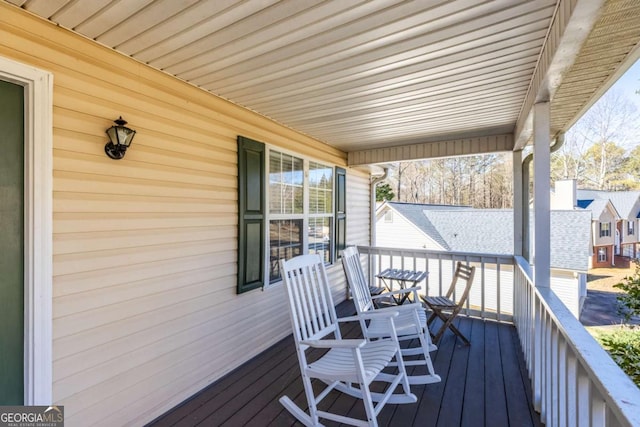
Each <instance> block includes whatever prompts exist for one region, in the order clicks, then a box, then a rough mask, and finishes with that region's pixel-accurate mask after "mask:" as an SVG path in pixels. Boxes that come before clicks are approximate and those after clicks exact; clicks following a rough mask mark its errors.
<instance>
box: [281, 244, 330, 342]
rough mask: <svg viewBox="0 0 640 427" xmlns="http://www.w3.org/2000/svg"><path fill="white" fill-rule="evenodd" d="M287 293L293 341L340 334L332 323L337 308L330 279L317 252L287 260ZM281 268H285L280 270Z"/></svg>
mask: <svg viewBox="0 0 640 427" xmlns="http://www.w3.org/2000/svg"><path fill="white" fill-rule="evenodd" d="M288 263H289V264H288V269H287V270H286V272H285V274H286V275H287V279H288V282H287V283H288V285H287V286H286V289H287V295H288V297H289V300H290V303H291V305H292V307H295V310H292V311H291V320H292V322H293V325H294V331H293V332H294V337H295V339H296V342H300V341H301V340H307V339H318V338H322V337H324V336H326V335H328V334H330V333H334V334H336V338H340V336H339V335H340V331H339V329H338V328H336V327H335V325H336V323H337V322H336V319H337V316H336V312H335V307H334V304H333V297H332V296H331V292H330V291H329V289H330V287H329V281H328V279H327V275H326V272H325V270H324V268H323V265H322V259H321V258H320V256H318V255H303V256H300V257H296V258H294V259H292V260H289V261H288ZM283 271H284V270H283Z"/></svg>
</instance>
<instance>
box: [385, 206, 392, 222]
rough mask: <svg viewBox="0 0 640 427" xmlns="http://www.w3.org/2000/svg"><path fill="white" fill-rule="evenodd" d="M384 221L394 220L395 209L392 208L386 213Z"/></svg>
mask: <svg viewBox="0 0 640 427" xmlns="http://www.w3.org/2000/svg"><path fill="white" fill-rule="evenodd" d="M384 222H389V223H391V222H393V211H392V210H391V209H389V210H387V211H386V212H385V213H384Z"/></svg>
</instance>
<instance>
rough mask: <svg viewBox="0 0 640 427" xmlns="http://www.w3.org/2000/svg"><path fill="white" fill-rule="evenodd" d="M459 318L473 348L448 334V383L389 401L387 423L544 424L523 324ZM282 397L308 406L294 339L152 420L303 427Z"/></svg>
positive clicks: (351, 408)
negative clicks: (520, 333) (522, 340)
mask: <svg viewBox="0 0 640 427" xmlns="http://www.w3.org/2000/svg"><path fill="white" fill-rule="evenodd" d="M352 311H353V310H352V306H351V305H350V303H348V302H347V303H343V304H341V305H339V306H338V313H339V316H344V315H348V314H350V313H351V312H352ZM457 322H458V328H459V329H460V330H461V331H462V332H463V333H464V334H465V335H466V336H467V337H468V338H469V339H470V341H471V345H470V346H466V345H464V344H463V343H462V342H461V341H460V340H459V339H456V338H455V336H454V335H453V333H451V332H450V331H448V332H447V333H445V335H444V336H443V338H442V340H441V341H440V343H439V348H438V350H437V351H435V352H433V353H431V357H432V359H433V363H434V367H435V370H436V373H437V374H439V375H440V376H441V377H442V382H440V383H437V384H430V385H423V386H412V388H411V390H412V392H413V393H414V394H415V395H416V396H417V397H418V402H417V403H414V404H408V405H387V406H386V407H385V408H384V409H383V411H382V412H381V413H380V415H379V416H378V422H379V424H380V426H421V427H422V426H473V427H476V426H514V427H515V426H517V427H525V426H540V425H541V423H540V417H539V415H538V414H537V413H536V412H535V411H534V410H533V407H532V404H531V395H530V391H529V390H530V387H529V385H528V384H529V380H528V378H527V374H526V370H525V367H524V360H523V359H522V355H521V350H520V344H519V342H518V339H517V335H516V331H515V328H514V327H513V326H512V325H508V324H500V323H496V322H489V321H487V322H485V321H482V320H478V319H469V318H460V319H459V320H457ZM357 331H359V328H358V327H357V324H353V327H352V328H350V329H348V330H345V332H346V333H345V335H349V334H353V335H354V334H357V333H358V332H357ZM415 369H423V368H420V367H419V368H415ZM282 395H287V396H289V397H290V398H291V399H293V400H294V401H295V402H296V403H297V404H299V405H300V406H301V407H306V403H305V399H304V393H303V389H302V382H301V380H300V375H299V369H298V362H297V359H296V355H295V349H294V345H293V339H292V338H291V337H288V338H286V339H284V340H282V341H280V342H279V343H277V344H276V345H274V346H273V347H271V348H270V349H268V350H267V351H265V352H263V353H262V354H260V355H258V356H257V357H255V358H254V359H252V360H250V361H249V362H247V363H246V364H244V365H243V366H241V367H239V368H238V369H236V370H235V371H233V372H231V373H230V374H229V375H227V376H225V377H224V378H222V379H220V380H219V381H217V382H216V383H214V384H212V385H211V386H209V387H207V388H205V389H204V390H202V391H201V392H199V393H197V394H196V395H194V396H192V397H191V398H190V399H188V400H187V401H185V402H183V403H182V404H181V405H179V406H177V407H175V408H173V409H172V410H170V411H168V412H167V413H165V414H164V415H162V416H161V417H159V418H157V419H156V420H154V421H153V422H152V423H150V424H149V425H150V426H154V427H160V426H230V427H237V426H291V425H299V423H296V420H295V419H294V418H293V417H292V416H291V415H290V414H289V413H288V412H287V411H286V410H284V408H283V407H282V405H280V403H279V402H278V399H279V398H280V396H282ZM323 403H327V406H328V405H330V406H331V409H330V410H331V411H332V412H337V413H341V414H344V413H349V414H350V415H352V416H356V417H363V414H364V409H363V408H362V405H361V404H360V403H359V402H358V401H357V400H356V399H353V398H351V397H348V396H344V395H342V394H340V393H337V392H335V391H334V392H331V395H330V396H329V397H327V398H326V399H325V400H324V401H323ZM322 409H327V408H326V407H324V408H322ZM325 424H326V425H335V423H330V422H326V423H325Z"/></svg>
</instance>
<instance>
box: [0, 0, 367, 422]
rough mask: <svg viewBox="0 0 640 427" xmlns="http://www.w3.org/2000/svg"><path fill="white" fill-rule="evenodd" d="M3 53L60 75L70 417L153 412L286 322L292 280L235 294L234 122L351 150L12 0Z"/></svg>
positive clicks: (247, 131) (272, 337)
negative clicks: (112, 134)
mask: <svg viewBox="0 0 640 427" xmlns="http://www.w3.org/2000/svg"><path fill="white" fill-rule="evenodd" d="M25 29H28V31H27V30H25ZM0 55H2V56H4V57H8V58H11V59H13V60H16V61H19V62H22V63H25V64H30V65H33V66H36V67H38V68H41V69H44V70H48V71H50V72H51V73H52V74H53V76H54V80H53V81H54V97H53V102H54V106H53V111H54V116H53V124H54V129H53V137H54V144H53V145H54V150H53V165H54V172H53V190H54V194H53V230H54V235H53V253H54V259H53V275H54V277H53V295H54V301H53V314H54V318H53V336H54V341H53V359H54V360H53V376H54V379H53V380H54V383H53V396H54V403H56V404H60V405H65V414H66V421H67V424H66V425H68V426H71V427H73V426H85V425H95V426H99V425H124V424H133V425H140V424H143V423H145V422H148V421H150V420H151V419H153V418H155V417H156V416H158V415H160V414H161V413H163V412H164V411H166V410H167V409H169V408H171V407H172V406H174V405H176V404H178V403H180V402H181V401H183V400H184V399H186V398H188V397H189V396H190V395H192V394H193V393H195V392H197V391H199V390H200V389H201V388H202V387H204V386H206V385H207V384H209V383H211V382H212V381H214V380H216V379H218V378H220V377H221V376H222V375H224V374H225V373H227V372H229V371H230V370H232V369H234V368H235V367H237V366H238V365H240V364H241V363H243V362H244V361H246V360H249V359H250V358H251V357H253V356H254V355H256V354H257V353H258V352H260V351H262V350H264V349H265V348H267V347H269V346H270V345H272V344H273V343H275V342H276V341H277V340H279V339H281V338H282V337H284V336H286V335H288V334H289V333H290V325H289V318H288V312H287V309H286V308H285V305H284V295H283V288H282V287H281V286H280V287H274V288H272V289H268V290H266V291H260V290H256V291H252V292H248V293H246V294H242V295H237V294H236V268H237V267H236V262H237V255H236V245H237V242H236V239H237V176H236V174H237V164H236V137H237V135H244V136H247V137H249V138H253V139H256V140H259V141H263V142H265V143H267V144H270V145H272V146H276V147H281V148H283V149H286V150H290V151H292V152H296V153H299V154H300V155H303V156H307V157H309V158H313V159H317V160H319V161H322V162H326V163H329V164H336V165H339V166H345V164H346V155H345V154H344V153H342V152H340V151H338V150H336V149H333V148H331V147H329V146H327V145H325V144H322V143H320V142H318V141H315V140H313V139H311V138H308V137H306V136H304V135H300V134H298V133H296V132H294V131H292V130H291V129H288V128H286V127H284V126H281V125H279V124H277V123H274V122H272V121H270V120H268V119H266V118H264V117H262V116H259V115H257V114H255V113H253V112H250V111H247V110H245V109H242V108H240V107H238V106H236V105H233V104H231V103H229V102H227V101H225V100H222V99H220V98H216V97H214V96H212V95H210V94H208V93H206V92H204V91H201V90H199V89H197V88H195V87H193V86H191V85H189V84H186V83H182V82H179V81H177V80H175V79H173V78H172V77H170V76H168V75H166V74H164V73H162V72H158V71H154V70H152V69H150V68H149V67H147V66H145V65H144V64H140V63H138V62H136V61H134V60H132V59H130V58H127V57H125V56H123V55H119V54H116V53H114V52H113V51H111V50H109V49H107V48H104V47H101V46H99V45H98V44H95V43H93V42H91V41H88V40H86V39H84V38H82V37H79V36H76V35H74V34H72V33H70V32H68V31H66V30H64V29H62V28H59V27H56V26H55V25H52V24H50V23H47V22H45V21H43V20H40V19H38V18H35V17H33V16H31V15H29V14H28V13H26V12H24V11H22V10H20V9H18V8H15V7H11V6H9V5H7V4H6V3H0ZM120 115H122V116H123V118H124V119H126V120H127V121H128V122H129V125H130V126H131V127H132V128H134V129H135V130H137V132H138V133H137V135H136V137H135V139H134V141H133V144H132V146H131V148H130V149H129V151H128V152H127V154H126V156H125V158H124V159H123V160H119V161H114V160H111V159H109V158H107V156H106V155H105V154H104V144H105V143H106V140H107V138H106V135H105V129H107V128H108V127H109V126H111V125H112V121H113V120H114V119H116V118H117V117H118V116H120ZM348 174H349V175H348V179H349V192H350V194H349V195H348V197H349V200H354V201H356V202H357V203H356V205H355V207H353V208H352V206H351V205H350V206H349V212H348V214H349V217H348V221H349V222H348V228H347V232H348V239H349V241H354V242H357V243H367V242H368V218H369V216H368V215H369V214H368V177H367V176H366V175H365V174H363V173H361V172H357V171H351V170H350V171H348ZM360 191H362V194H360ZM356 193H357V194H356ZM337 267H339V265H338V266H334V267H332V268H331V269H330V271H331V276H332V278H334V280H335V285H334V286H335V289H334V290H335V293H336V295H340V294H342V295H343V297H344V295H345V291H344V279H343V277H342V275H341V269H339V268H337Z"/></svg>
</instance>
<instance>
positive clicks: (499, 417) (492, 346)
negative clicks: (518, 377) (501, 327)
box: [484, 322, 513, 426]
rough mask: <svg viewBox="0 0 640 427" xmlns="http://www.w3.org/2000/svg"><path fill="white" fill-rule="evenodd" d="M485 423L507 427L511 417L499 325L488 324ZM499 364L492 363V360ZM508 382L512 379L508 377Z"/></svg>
mask: <svg viewBox="0 0 640 427" xmlns="http://www.w3.org/2000/svg"><path fill="white" fill-rule="evenodd" d="M484 333H485V349H484V361H485V379H484V387H485V408H484V414H485V423H486V425H488V426H506V425H509V417H508V415H507V399H506V396H505V388H504V383H505V376H504V375H503V370H502V358H501V357H500V356H501V351H502V349H501V348H500V339H499V334H498V324H497V323H494V322H487V323H486V324H485V331H484ZM494 358H495V359H496V360H495V361H496V362H498V363H489V362H492V361H493V360H492V359H494ZM506 378H507V379H508V381H513V379H512V378H509V377H506Z"/></svg>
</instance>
